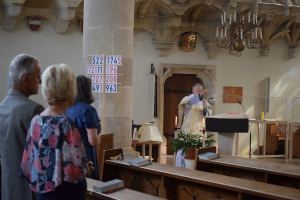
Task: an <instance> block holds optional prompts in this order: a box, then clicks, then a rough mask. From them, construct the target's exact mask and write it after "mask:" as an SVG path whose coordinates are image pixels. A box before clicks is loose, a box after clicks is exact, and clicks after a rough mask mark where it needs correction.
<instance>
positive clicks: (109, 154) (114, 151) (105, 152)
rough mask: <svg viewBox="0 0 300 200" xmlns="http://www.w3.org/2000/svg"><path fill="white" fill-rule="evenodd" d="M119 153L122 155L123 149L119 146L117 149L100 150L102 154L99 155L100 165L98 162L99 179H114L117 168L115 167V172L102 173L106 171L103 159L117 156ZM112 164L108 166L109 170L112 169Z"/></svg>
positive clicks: (116, 176)
mask: <svg viewBox="0 0 300 200" xmlns="http://www.w3.org/2000/svg"><path fill="white" fill-rule="evenodd" d="M119 154H122V156H123V149H122V148H119V149H108V150H103V151H102V156H101V159H102V160H101V165H100V164H99V167H100V171H99V174H100V181H104V182H105V181H109V180H113V179H116V178H118V175H119V174H118V173H119V172H118V169H116V174H114V173H105V174H104V173H103V172H104V171H107V169H106V167H107V166H106V165H105V160H107V159H109V157H114V156H117V155H119ZM112 168H113V166H110V170H113V169H112Z"/></svg>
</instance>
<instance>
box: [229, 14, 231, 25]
mask: <svg viewBox="0 0 300 200" xmlns="http://www.w3.org/2000/svg"><path fill="white" fill-rule="evenodd" d="M229 24H231V15H230V16H229Z"/></svg>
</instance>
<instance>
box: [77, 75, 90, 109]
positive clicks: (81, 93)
mask: <svg viewBox="0 0 300 200" xmlns="http://www.w3.org/2000/svg"><path fill="white" fill-rule="evenodd" d="M76 83H77V95H76V97H75V99H74V105H76V104H77V103H78V102H84V103H87V104H91V103H93V102H94V98H93V95H92V91H91V90H92V81H91V79H90V78H88V77H86V76H83V75H79V76H77V77H76Z"/></svg>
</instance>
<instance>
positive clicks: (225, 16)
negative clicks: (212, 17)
mask: <svg viewBox="0 0 300 200" xmlns="http://www.w3.org/2000/svg"><path fill="white" fill-rule="evenodd" d="M225 22H226V12H224V23H225Z"/></svg>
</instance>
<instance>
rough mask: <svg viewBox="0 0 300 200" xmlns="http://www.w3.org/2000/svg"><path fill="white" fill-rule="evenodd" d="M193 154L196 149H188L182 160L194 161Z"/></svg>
mask: <svg viewBox="0 0 300 200" xmlns="http://www.w3.org/2000/svg"><path fill="white" fill-rule="evenodd" d="M195 154H196V149H195V148H188V150H187V152H186V154H185V157H184V159H187V160H195Z"/></svg>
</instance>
